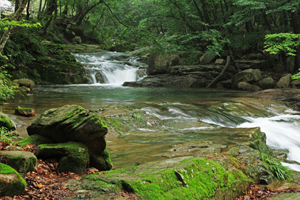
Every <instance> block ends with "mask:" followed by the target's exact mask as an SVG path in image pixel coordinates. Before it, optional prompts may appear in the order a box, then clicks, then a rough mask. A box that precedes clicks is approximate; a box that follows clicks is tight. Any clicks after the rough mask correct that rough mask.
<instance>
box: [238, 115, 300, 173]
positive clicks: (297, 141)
mask: <svg viewBox="0 0 300 200" xmlns="http://www.w3.org/2000/svg"><path fill="white" fill-rule="evenodd" d="M247 120H249V121H251V122H247V123H243V124H240V125H238V127H241V128H248V127H260V128H261V131H262V132H265V133H266V135H267V145H269V146H270V147H271V148H272V149H287V150H289V154H288V160H295V161H297V162H300V134H299V128H300V115H299V113H297V112H295V111H292V110H287V111H286V114H282V115H278V116H274V117H270V118H247ZM282 164H283V165H285V166H288V167H289V168H291V169H293V170H295V171H300V166H299V165H297V164H290V163H284V162H283V163H282Z"/></svg>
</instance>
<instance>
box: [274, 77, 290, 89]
mask: <svg viewBox="0 0 300 200" xmlns="http://www.w3.org/2000/svg"><path fill="white" fill-rule="evenodd" d="M291 76H292V75H291V74H288V75H285V76H282V77H281V78H280V79H279V81H278V83H277V85H276V87H278V88H287V87H289V84H290V81H291Z"/></svg>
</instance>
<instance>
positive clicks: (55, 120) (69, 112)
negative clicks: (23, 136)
mask: <svg viewBox="0 0 300 200" xmlns="http://www.w3.org/2000/svg"><path fill="white" fill-rule="evenodd" d="M27 131H28V134H29V135H35V134H37V135H41V136H45V137H47V138H50V139H51V140H53V141H54V142H55V143H64V142H69V141H76V142H81V143H84V144H85V145H87V146H88V148H89V150H90V152H91V153H95V154H98V155H101V154H102V153H103V151H104V149H105V148H106V141H105V138H104V137H105V135H106V134H107V126H106V124H105V122H103V121H102V120H101V119H100V118H99V116H98V115H97V113H95V112H92V111H89V110H86V109H84V108H82V107H81V106H77V105H66V106H63V107H60V108H56V109H50V110H47V111H45V112H44V113H43V114H42V115H40V116H39V117H38V118H37V119H36V120H35V121H34V122H33V123H32V124H31V125H30V126H28V128H27Z"/></svg>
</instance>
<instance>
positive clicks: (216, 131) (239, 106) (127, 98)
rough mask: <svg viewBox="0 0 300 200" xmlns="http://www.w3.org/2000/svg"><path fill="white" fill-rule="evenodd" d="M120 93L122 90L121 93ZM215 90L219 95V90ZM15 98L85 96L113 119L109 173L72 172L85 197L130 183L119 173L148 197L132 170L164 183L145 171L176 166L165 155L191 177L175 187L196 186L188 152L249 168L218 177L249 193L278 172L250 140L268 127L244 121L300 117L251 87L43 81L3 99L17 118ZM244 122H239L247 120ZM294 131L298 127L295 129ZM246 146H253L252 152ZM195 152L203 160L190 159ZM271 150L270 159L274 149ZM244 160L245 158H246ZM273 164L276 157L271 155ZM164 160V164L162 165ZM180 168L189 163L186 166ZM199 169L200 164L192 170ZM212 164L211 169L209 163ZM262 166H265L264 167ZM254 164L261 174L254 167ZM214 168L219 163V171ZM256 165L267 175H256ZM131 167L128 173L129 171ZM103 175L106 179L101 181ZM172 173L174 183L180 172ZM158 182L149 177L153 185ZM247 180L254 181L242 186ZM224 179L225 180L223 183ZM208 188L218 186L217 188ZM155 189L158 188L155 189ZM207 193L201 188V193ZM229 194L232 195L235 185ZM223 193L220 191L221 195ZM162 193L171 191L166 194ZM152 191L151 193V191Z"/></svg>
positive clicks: (50, 102) (56, 101)
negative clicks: (234, 177)
mask: <svg viewBox="0 0 300 200" xmlns="http://www.w3.org/2000/svg"><path fill="white" fill-rule="evenodd" d="M113 94H114V95H113ZM116 94H118V95H117V96H116ZM216 94H218V95H219V96H216ZM96 99H97V101H96ZM16 104H18V105H21V106H22V107H34V108H35V109H36V112H37V115H39V114H41V113H43V112H44V111H45V110H47V109H48V108H53V107H60V106H63V105H66V104H79V105H82V106H83V107H85V108H87V109H90V110H94V111H96V112H98V115H99V116H100V117H101V119H102V120H103V121H105V122H106V124H107V125H108V128H109V131H108V135H107V136H106V138H107V142H108V149H109V151H110V153H111V159H112V162H113V164H114V165H115V167H116V170H113V171H111V172H103V173H104V174H106V175H105V176H104V175H103V174H102V172H101V174H97V173H96V174H93V175H89V176H84V177H81V178H80V179H79V180H78V181H75V180H70V181H71V182H70V183H69V182H68V183H67V187H69V188H71V189H72V191H74V192H77V195H78V198H80V197H81V198H83V197H85V198H88V197H95V198H96V196H98V197H99V195H100V196H101V195H102V197H103V198H108V196H110V197H113V196H115V194H116V191H119V190H124V189H125V188H126V187H125V188H124V187H122V184H121V185H120V184H118V183H121V182H119V181H120V180H123V181H125V182H126V183H129V184H130V185H133V186H132V189H134V191H136V193H137V194H141V195H142V196H144V198H145V197H146V196H147V195H152V194H150V193H149V194H147V193H148V192H149V191H148V190H150V189H146V190H145V191H144V193H139V192H137V190H139V191H140V189H138V188H137V186H136V184H135V183H134V182H132V180H131V178H130V177H131V176H132V175H134V174H135V173H136V172H139V173H138V174H135V175H134V177H135V178H134V180H137V182H136V183H138V182H139V181H138V180H140V179H142V180H144V181H150V182H151V183H153V184H152V185H153V187H154V186H155V184H158V183H156V181H157V180H160V181H161V180H163V182H161V183H159V185H160V184H162V183H165V182H168V181H167V180H166V179H165V178H163V177H161V176H162V174H161V175H159V177H160V178H155V179H152V178H151V177H148V176H147V177H144V175H143V174H145V175H147V174H149V173H150V174H151V173H154V174H155V173H156V172H155V170H154V169H158V170H159V171H161V170H164V169H165V167H167V166H169V165H168V164H166V163H168V162H169V161H170V162H171V161H172V160H173V161H174V163H173V164H172V166H173V167H171V166H169V167H170V168H172V169H173V168H174V169H175V171H178V172H179V173H180V174H182V176H183V177H184V180H185V182H182V181H180V179H178V177H177V175H176V173H175V175H174V176H175V177H174V181H175V182H174V184H175V183H176V184H175V185H174V188H173V189H174V191H175V190H176V188H178V189H183V188H186V187H185V186H184V185H182V184H187V185H189V186H190V185H191V184H192V183H188V182H189V181H191V182H193V184H192V185H193V186H190V187H192V188H193V187H194V181H193V179H190V178H191V177H192V175H193V173H192V174H189V173H190V172H189V171H187V172H188V174H185V173H183V172H182V170H183V169H185V167H184V166H183V165H178V164H179V163H181V162H183V160H186V159H188V160H187V161H186V162H187V163H189V162H197V163H198V162H199V163H201V162H205V163H210V162H211V161H213V163H212V164H213V165H212V166H214V167H217V168H218V169H219V167H221V168H220V169H222V168H224V169H225V171H223V172H224V173H225V174H227V173H229V171H230V170H234V174H235V173H238V174H240V173H244V174H245V177H249V178H250V179H245V180H247V181H246V182H243V180H241V181H242V182H237V183H239V184H238V185H239V186H236V185H237V183H235V184H233V183H231V182H227V181H229V180H228V179H227V178H228V177H230V176H231V175H230V176H228V175H225V174H224V177H223V178H221V177H219V178H221V179H219V178H218V180H224V181H225V182H224V184H225V185H227V184H229V185H231V184H233V185H234V186H233V185H232V187H234V188H235V189H234V191H235V192H233V193H231V192H230V195H235V196H237V194H242V192H241V191H245V190H247V187H248V186H249V184H250V183H251V182H252V181H251V180H253V182H260V181H267V182H268V183H272V182H274V181H275V182H276V178H271V177H272V176H273V175H272V173H271V172H268V173H267V174H268V176H264V177H263V178H262V177H261V176H262V175H266V171H264V170H265V169H264V168H261V166H263V161H262V160H261V157H260V153H259V151H257V150H255V149H253V147H254V146H253V145H251V142H253V141H256V140H255V138H254V137H253V136H254V135H256V134H257V133H259V135H260V134H262V133H261V132H260V131H258V129H257V128H242V127H243V126H242V124H244V123H247V122H248V123H249V122H251V121H252V120H255V119H260V118H265V119H266V120H267V119H269V118H270V121H272V120H273V119H272V117H276V116H277V117H278V119H276V120H275V121H274V124H272V125H270V126H271V127H272V126H275V125H276V126H277V124H278V125H279V126H282V125H283V122H280V121H282V120H283V121H284V122H286V123H290V122H289V121H290V120H291V123H292V122H293V121H295V122H296V121H297V119H298V118H297V113H295V114H293V112H291V111H288V109H289V108H288V107H286V106H285V105H283V104H282V103H278V102H277V101H275V100H270V99H264V98H260V97H259V98H257V97H253V96H251V95H248V93H247V92H246V93H243V92H238V91H226V90H225V91H222V90H211V89H210V90H203V89H202V90H201V89H198V90H197V89H167V88H160V89H159V88H153V89H149V88H148V89H147V88H126V87H121V88H118V87H117V88H113V87H111V86H106V87H104V86H101V85H98V86H96V85H94V86H91V85H90V86H88V85H85V86H83V85H81V86H80V85H77V86H75V85H74V86H72V85H69V86H63V85H61V86H37V87H36V88H35V90H34V93H33V95H32V96H31V98H30V100H29V101H27V102H26V101H25V102H16V103H9V104H6V105H4V107H3V106H2V111H3V112H5V113H7V114H9V116H11V118H12V119H17V118H15V117H14V115H13V113H12V112H13V110H14V107H15V105H16ZM288 116H289V117H288ZM287 117H288V118H287ZM18 118H19V120H16V122H17V127H18V130H23V131H26V127H27V125H29V124H30V123H31V120H33V119H34V118H23V119H22V117H18ZM24 119H26V121H27V123H24ZM26 124H27V125H26ZM292 124H293V123H292ZM292 124H291V125H292ZM237 126H240V128H239V127H237ZM295 127H296V126H295ZM285 128H287V127H285ZM287 130H288V129H287ZM262 131H263V129H262ZM20 132H21V131H20ZM263 132H265V131H263ZM288 132H291V131H290V130H289V131H288ZM24 133H25V132H24ZM266 134H267V144H268V139H269V138H270V137H277V136H268V134H270V133H269V132H266ZM250 135H251V136H250ZM253 139H254V140H253ZM294 139H295V138H294ZM252 140H253V141H252ZM269 145H270V144H269ZM234 148H238V149H239V150H237V149H236V150H237V152H240V153H238V154H236V153H234V152H236V151H233V149H234ZM243 152H244V153H243ZM246 152H248V153H250V154H249V155H248V153H246ZM247 155H248V156H247ZM267 155H268V154H267ZM191 156H192V157H191ZM224 156H225V157H224ZM193 157H196V158H197V159H199V160H197V161H196V160H193V161H192V160H189V159H192V158H193ZM279 157H280V158H283V159H285V158H286V157H287V152H286V151H285V152H280V153H279V155H278V158H279ZM252 158H255V159H257V162H258V163H257V164H258V165H257V166H256V167H255V165H252V164H254V162H252V161H251V159H252ZM268 158H269V159H271V158H273V157H268ZM181 159H183V160H181ZM203 159H207V160H203ZM241 159H242V160H241ZM210 160H211V161H210ZM173 161H172V162H173ZM179 161H180V162H179ZM233 161H234V162H233ZM282 161H283V160H282ZM285 161H286V160H285ZM232 162H233V163H232ZM183 163H184V162H183ZM205 163H204V164H205ZM224 163H227V164H228V165H229V166H230V167H229V166H228V165H227V164H226V165H224ZM242 163H245V165H244V164H242ZM247 163H248V164H249V165H248V164H247ZM259 163H260V164H259ZM266 164H268V165H269V163H268V162H266ZM294 164H295V163H294ZM149 166H151V167H149ZM158 166H160V167H159V168H157V167H158ZM226 166H227V167H226ZM249 167H250V168H251V170H250V168H249ZM180 169H182V170H181V171H180ZM127 170H129V172H130V173H129V174H128V173H127V172H126V171H127ZM144 170H146V171H144ZM147 170H150V171H147ZM153 170H154V171H153ZM185 170H187V169H185ZM195 170H196V169H193V171H195ZM207 170H208V171H209V170H210V169H207ZM226 170H229V171H226ZM244 170H246V171H244ZM253 170H254V171H253ZM256 170H263V172H261V173H260V172H258V171H256ZM133 171H134V173H133ZM183 171H184V170H183ZM250 171H251V173H254V174H252V175H250V174H249V173H250ZM125 172H126V173H125ZM143 172H144V173H143ZM157 172H158V171H157ZM215 172H216V171H212V173H215ZM223 172H222V173H223ZM256 173H259V174H260V175H258V176H256V175H255V174H256ZM154 174H153V177H156V176H157V175H154ZM296 174H297V173H296ZM125 175H126V177H127V178H125ZM137 176H138V177H139V178H137ZM151 176H152V175H151ZM172 176H173V175H172ZM186 176H187V177H186ZM193 176H194V175H193ZM222 176H223V175H222ZM240 176H241V177H243V176H244V175H243V176H242V174H240ZM254 176H255V177H256V178H255V179H253V177H254ZM188 177H189V178H188ZM251 177H252V178H251ZM258 177H261V178H258ZM267 177H268V178H267ZM104 178H105V179H104ZM205 179H206V178H205ZM103 180H105V181H104V182H103V183H102V181H103ZM168 180H169V182H172V183H173V179H172V180H171V179H168ZM197 180H198V179H197ZM255 180H256V181H255ZM297 180H298V179H297V178H295V179H294V181H293V183H295V184H296V186H297V183H298V182H297ZM178 181H179V182H178ZM211 181H213V182H211V183H212V184H213V185H214V184H215V183H214V182H215V181H216V180H211ZM100 182H101V184H100ZM108 182H110V184H108ZM83 183H84V184H83ZM151 183H148V184H149V186H151ZM244 183H247V184H246V185H244V186H243V184H244ZM103 184H104V185H103ZM222 184H223V183H222ZM95 185H98V186H97V187H96V186H95ZM146 185H147V183H146ZM217 185H218V184H217ZM225 185H224V187H225ZM240 186H243V187H244V189H241V190H240V192H241V193H239V192H237V191H239V189H238V188H239V187H240ZM290 186H291V185H289V187H290ZM294 186H295V185H294ZM147 187H148V186H147ZM164 187H165V186H164ZM172 187H173V186H172ZM197 187H198V186H197ZM201 187H202V186H201ZM224 187H222V188H223V189H224ZM108 188H110V189H111V190H110V189H108ZM162 188H163V187H162ZM192 188H191V189H192ZM213 188H214V187H213ZM226 188H227V189H228V191H229V190H230V188H231V186H230V187H229V186H226ZM127 189H128V188H127ZM207 189H208V188H207ZM231 189H232V188H231ZM130 190H131V189H129V190H128V191H130ZM184 190H186V189H184ZM208 190H209V191H211V192H212V191H213V190H214V189H213V190H212V188H211V189H208ZM151 191H155V190H154V189H151ZM101 193H105V194H101ZM164 193H165V192H162V193H161V192H160V194H161V195H165V194H164ZM188 193H190V192H188ZM192 193H194V192H191V194H192ZM166 194H167V193H166ZM203 194H204V193H199V195H203ZM222 194H223V193H222ZM224 194H225V193H224ZM226 194H228V195H229V193H226ZM89 195H90V196H89ZM107 195H108V196H107ZM145 195H146V196H145ZM218 195H219V194H218ZM230 195H229V196H230ZM229 196H228V197H226V198H228V199H232V197H233V196H230V197H229ZM102 197H101V198H102ZM153 197H154V196H153ZM216 197H218V198H219V197H220V196H216ZM99 198H100V197H99ZM161 198H167V197H164V196H161ZM199 198H200V196H199ZM211 198H213V196H211ZM220 198H222V197H220ZM146 199H149V198H148V196H147V198H146ZM150 199H151V198H150Z"/></svg>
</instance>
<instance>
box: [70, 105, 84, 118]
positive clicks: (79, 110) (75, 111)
mask: <svg viewBox="0 0 300 200" xmlns="http://www.w3.org/2000/svg"><path fill="white" fill-rule="evenodd" d="M84 110H85V109H84V108H83V107H81V106H78V107H77V108H76V109H74V110H73V111H72V112H71V113H69V114H68V115H67V116H66V117H65V119H69V118H71V117H72V116H73V115H74V114H78V113H79V112H81V111H84Z"/></svg>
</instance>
